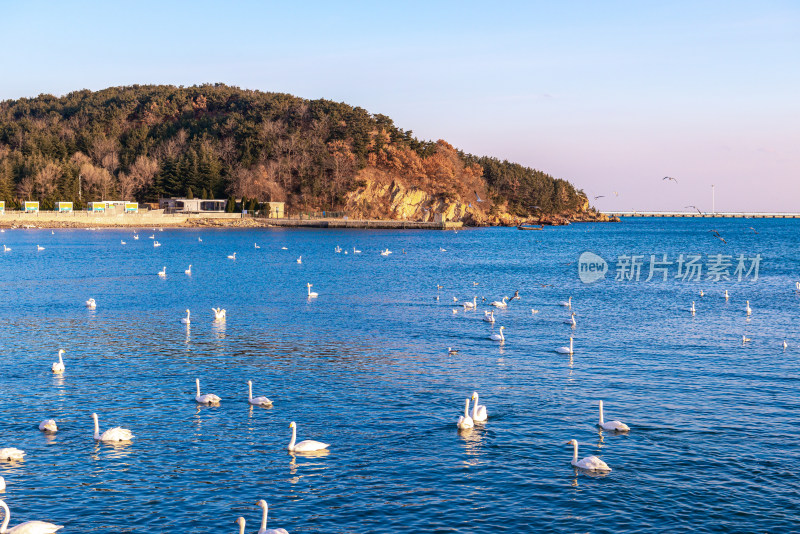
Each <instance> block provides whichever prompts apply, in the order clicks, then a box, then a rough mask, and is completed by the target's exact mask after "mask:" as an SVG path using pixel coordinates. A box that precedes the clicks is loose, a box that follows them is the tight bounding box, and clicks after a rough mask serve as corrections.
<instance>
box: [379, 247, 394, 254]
mask: <svg viewBox="0 0 800 534" xmlns="http://www.w3.org/2000/svg"><path fill="white" fill-rule="evenodd" d="M391 253H392V251H391V250H389V249H388V248H387V249H386V250H382V251H381V256H388V255H389V254H391Z"/></svg>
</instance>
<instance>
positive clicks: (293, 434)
mask: <svg viewBox="0 0 800 534" xmlns="http://www.w3.org/2000/svg"><path fill="white" fill-rule="evenodd" d="M296 439H297V427H296V426H293V427H292V441H290V442H289V450H290V451H293V450H294V442H295V440H296Z"/></svg>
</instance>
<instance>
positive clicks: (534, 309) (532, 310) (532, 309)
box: [531, 308, 539, 315]
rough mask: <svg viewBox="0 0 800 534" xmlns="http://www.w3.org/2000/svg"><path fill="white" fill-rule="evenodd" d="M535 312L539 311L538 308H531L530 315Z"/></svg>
mask: <svg viewBox="0 0 800 534" xmlns="http://www.w3.org/2000/svg"><path fill="white" fill-rule="evenodd" d="M537 313H539V310H537V309H536V308H531V315H536V314H537Z"/></svg>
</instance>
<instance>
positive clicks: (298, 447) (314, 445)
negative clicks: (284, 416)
mask: <svg viewBox="0 0 800 534" xmlns="http://www.w3.org/2000/svg"><path fill="white" fill-rule="evenodd" d="M289 428H291V429H292V441H290V442H289V446H288V447H287V448H288V449H289V450H290V451H293V452H312V451H321V450H323V449H327V448H328V447H330V445H329V444H327V443H321V442H319V441H314V440H311V439H306V440H303V441H301V442H300V443H297V444H295V440H296V439H297V423H295V422H294V421H292V422H291V423H289Z"/></svg>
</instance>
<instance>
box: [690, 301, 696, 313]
mask: <svg viewBox="0 0 800 534" xmlns="http://www.w3.org/2000/svg"><path fill="white" fill-rule="evenodd" d="M689 311H690V312H692V315H694V313H695V311H696V310H695V309H694V301H692V307H691V308H689Z"/></svg>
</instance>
